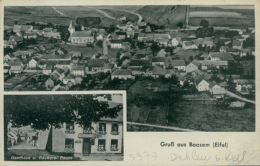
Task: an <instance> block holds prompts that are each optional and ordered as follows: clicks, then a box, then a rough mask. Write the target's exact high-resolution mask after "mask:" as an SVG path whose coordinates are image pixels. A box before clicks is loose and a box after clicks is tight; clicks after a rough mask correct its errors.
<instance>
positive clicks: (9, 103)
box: [4, 93, 124, 161]
mask: <svg viewBox="0 0 260 166" xmlns="http://www.w3.org/2000/svg"><path fill="white" fill-rule="evenodd" d="M123 135H124V134H123V94H121V93H118V94H116V93H115V94H46V95H34V94H31V95H24V94H22V95H4V160H5V161H123V157H124V141H123Z"/></svg>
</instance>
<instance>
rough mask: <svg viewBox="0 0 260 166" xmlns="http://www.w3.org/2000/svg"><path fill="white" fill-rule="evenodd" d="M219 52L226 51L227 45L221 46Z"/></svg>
mask: <svg viewBox="0 0 260 166" xmlns="http://www.w3.org/2000/svg"><path fill="white" fill-rule="evenodd" d="M219 52H227V46H221V47H220V49H219Z"/></svg>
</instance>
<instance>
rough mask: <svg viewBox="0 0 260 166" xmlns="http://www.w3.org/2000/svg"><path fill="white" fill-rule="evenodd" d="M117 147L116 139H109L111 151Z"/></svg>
mask: <svg viewBox="0 0 260 166" xmlns="http://www.w3.org/2000/svg"><path fill="white" fill-rule="evenodd" d="M117 147H118V140H117V139H112V140H111V151H117V150H118V149H117Z"/></svg>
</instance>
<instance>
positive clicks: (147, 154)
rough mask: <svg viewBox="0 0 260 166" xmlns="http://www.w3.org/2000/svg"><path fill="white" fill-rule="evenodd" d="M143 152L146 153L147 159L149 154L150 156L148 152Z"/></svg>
mask: <svg viewBox="0 0 260 166" xmlns="http://www.w3.org/2000/svg"><path fill="white" fill-rule="evenodd" d="M144 153H146V157H147V158H148V160H149V156H150V154H149V153H148V152H144Z"/></svg>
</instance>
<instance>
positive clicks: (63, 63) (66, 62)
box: [57, 61, 70, 65]
mask: <svg viewBox="0 0 260 166" xmlns="http://www.w3.org/2000/svg"><path fill="white" fill-rule="evenodd" d="M57 65H70V61H58V63H57Z"/></svg>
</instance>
